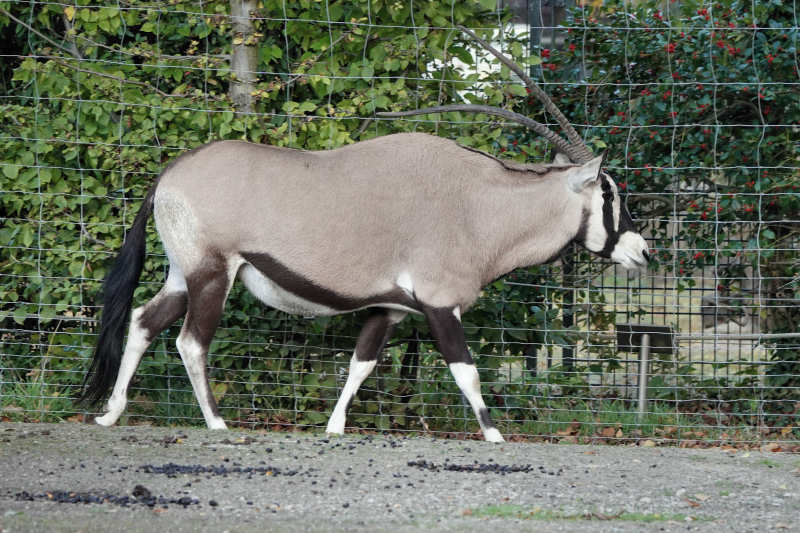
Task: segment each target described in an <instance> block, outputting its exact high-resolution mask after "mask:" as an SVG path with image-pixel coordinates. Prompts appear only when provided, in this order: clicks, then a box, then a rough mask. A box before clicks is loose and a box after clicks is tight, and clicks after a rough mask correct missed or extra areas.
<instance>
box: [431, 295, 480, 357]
mask: <svg viewBox="0 0 800 533" xmlns="http://www.w3.org/2000/svg"><path fill="white" fill-rule="evenodd" d="M453 309H454V308H453V307H423V309H422V310H423V312H424V313H425V317H426V318H427V319H428V325H429V326H430V327H431V333H432V334H433V338H434V340H435V341H436V345H437V346H438V348H439V351H440V352H441V353H442V357H444V360H445V362H446V363H447V364H448V365H449V364H452V363H466V364H470V365H471V364H473V361H472V355H470V353H469V350H468V349H467V338H466V336H465V335H464V327H463V326H462V325H461V321H460V320H459V319H458V318H456V315H455V314H453Z"/></svg>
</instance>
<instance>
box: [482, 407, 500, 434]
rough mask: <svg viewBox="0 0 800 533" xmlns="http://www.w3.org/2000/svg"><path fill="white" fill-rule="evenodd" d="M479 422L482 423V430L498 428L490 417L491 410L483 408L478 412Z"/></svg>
mask: <svg viewBox="0 0 800 533" xmlns="http://www.w3.org/2000/svg"><path fill="white" fill-rule="evenodd" d="M478 420H479V421H480V424H481V427H482V428H487V429H488V428H494V427H497V426H495V425H494V422H492V418H491V417H490V416H489V410H488V409H487V408H485V407H484V408H482V409H479V410H478Z"/></svg>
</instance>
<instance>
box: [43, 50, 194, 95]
mask: <svg viewBox="0 0 800 533" xmlns="http://www.w3.org/2000/svg"><path fill="white" fill-rule="evenodd" d="M50 59H52V60H53V61H55V62H56V63H58V64H59V65H62V66H65V67H67V68H71V69H73V70H77V71H78V72H85V73H86V74H94V75H95V76H100V77H101V78H109V79H112V80H116V81H119V82H122V83H128V84H131V85H139V86H140V87H147V88H148V89H151V90H153V91H155V92H157V93H158V94H160V95H161V96H166V97H185V96H187V95H185V94H169V93H165V92H164V91H162V90H161V89H159V88H157V87H153V86H152V85H150V84H149V83H146V82H143V81H136V80H129V79H127V78H120V77H119V76H114V75H113V74H104V73H102V72H97V71H96V70H90V69H85V68H80V67H77V66H75V65H70V64H69V63H67V62H66V61H63V60H61V59H59V58H57V57H51V58H50Z"/></svg>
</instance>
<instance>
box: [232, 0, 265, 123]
mask: <svg viewBox="0 0 800 533" xmlns="http://www.w3.org/2000/svg"><path fill="white" fill-rule="evenodd" d="M230 3H231V19H232V21H233V24H232V28H231V30H232V32H231V38H232V40H233V53H232V54H231V86H230V89H229V94H230V97H231V100H233V104H234V106H235V107H236V110H237V111H240V112H243V113H250V112H252V111H253V94H252V93H253V90H254V89H255V83H256V69H257V67H258V50H257V48H256V46H255V44H256V35H255V29H254V28H253V21H252V19H251V18H250V13H251V12H252V11H254V10H255V9H256V7H257V4H258V2H256V0H230Z"/></svg>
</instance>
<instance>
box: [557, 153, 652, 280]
mask: <svg viewBox="0 0 800 533" xmlns="http://www.w3.org/2000/svg"><path fill="white" fill-rule="evenodd" d="M603 160H604V156H600V157H595V158H593V159H590V160H589V161H588V162H586V163H584V164H583V165H581V166H580V167H575V169H574V170H573V171H572V172H570V173H569V174H568V177H567V180H568V190H569V193H570V194H578V195H580V197H581V200H582V202H583V220H582V222H581V228H580V231H579V232H578V236H577V238H576V241H577V242H578V243H579V244H581V245H583V246H585V247H586V249H588V250H589V251H591V252H594V253H596V254H598V255H600V256H601V257H605V258H607V259H611V260H613V261H616V262H617V263H619V264H620V265H622V266H623V267H625V268H642V267H645V266H647V263H648V262H649V261H650V255H649V253H648V246H647V243H646V242H645V240H644V238H643V237H642V236H641V235H640V234H639V232H638V231H637V230H636V227H635V226H634V224H633V219H632V218H631V215H630V213H629V212H628V207H627V206H626V205H625V198H624V197H623V196H622V195H621V194H620V192H619V187H618V186H617V184H616V182H615V181H614V179H613V178H612V177H611V176H610V175H609V174H608V173H607V172H606V171H605V170H603ZM556 161H559V162H566V161H565V159H564V156H561V155H560V154H559V156H557V157H556Z"/></svg>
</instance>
